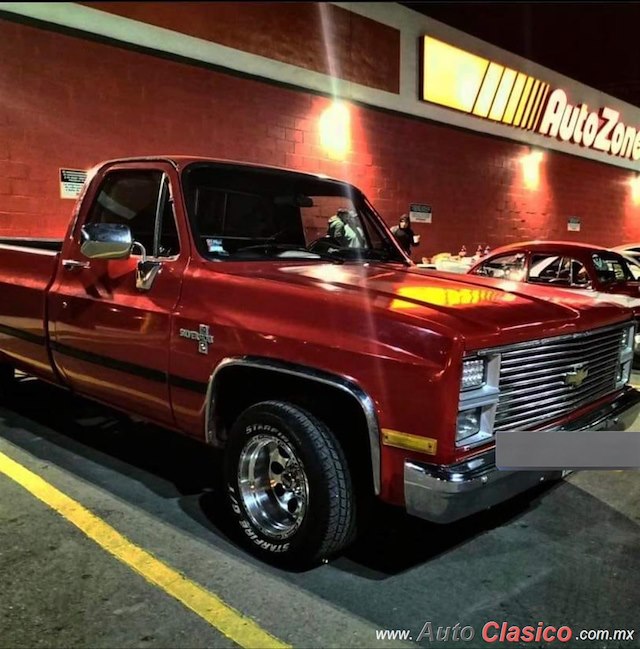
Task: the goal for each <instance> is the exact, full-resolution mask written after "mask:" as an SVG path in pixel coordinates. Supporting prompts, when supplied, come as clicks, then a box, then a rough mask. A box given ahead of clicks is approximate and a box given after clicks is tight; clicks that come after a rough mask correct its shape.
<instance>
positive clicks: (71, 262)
mask: <svg viewBox="0 0 640 649" xmlns="http://www.w3.org/2000/svg"><path fill="white" fill-rule="evenodd" d="M89 266H90V264H89V262H88V261H78V260H77V259H63V260H62V267H63V268H66V269H67V270H75V269H77V268H89Z"/></svg>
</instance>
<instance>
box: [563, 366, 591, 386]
mask: <svg viewBox="0 0 640 649" xmlns="http://www.w3.org/2000/svg"><path fill="white" fill-rule="evenodd" d="M586 365H587V364H586V363H578V364H577V365H573V366H572V367H571V371H570V372H567V373H566V374H564V375H563V377H562V378H563V379H564V382H565V384H566V385H570V386H571V387H572V388H577V387H580V386H581V385H582V383H583V381H584V380H585V379H586V378H587V376H589V368H588V367H587V366H586Z"/></svg>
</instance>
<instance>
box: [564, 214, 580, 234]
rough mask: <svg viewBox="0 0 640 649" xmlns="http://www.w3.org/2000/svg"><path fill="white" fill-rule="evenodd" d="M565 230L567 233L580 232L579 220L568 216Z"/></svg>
mask: <svg viewBox="0 0 640 649" xmlns="http://www.w3.org/2000/svg"><path fill="white" fill-rule="evenodd" d="M567 230H568V231H569V232H580V219H579V218H578V217H577V216H570V217H569V219H568V220H567Z"/></svg>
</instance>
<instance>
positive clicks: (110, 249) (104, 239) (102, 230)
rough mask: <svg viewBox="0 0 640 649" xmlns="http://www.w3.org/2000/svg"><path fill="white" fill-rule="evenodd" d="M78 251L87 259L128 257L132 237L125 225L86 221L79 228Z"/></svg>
mask: <svg viewBox="0 0 640 649" xmlns="http://www.w3.org/2000/svg"><path fill="white" fill-rule="evenodd" d="M81 239H82V242H81V244H80V252H81V253H82V254H83V255H84V256H85V257H88V258H89V259H128V258H129V255H130V254H131V246H132V245H133V239H132V237H131V230H130V229H129V227H128V226H126V225H118V224H116V223H87V224H86V225H84V226H82V230H81Z"/></svg>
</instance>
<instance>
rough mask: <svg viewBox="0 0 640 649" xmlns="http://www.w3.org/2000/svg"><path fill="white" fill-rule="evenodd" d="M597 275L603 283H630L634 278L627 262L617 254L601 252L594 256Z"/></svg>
mask: <svg viewBox="0 0 640 649" xmlns="http://www.w3.org/2000/svg"><path fill="white" fill-rule="evenodd" d="M592 259H593V266H594V268H595V271H596V275H597V276H598V279H599V280H600V281H601V282H605V283H612V282H628V281H633V279H634V276H633V274H632V273H631V271H630V270H629V266H628V264H627V262H626V260H625V259H624V258H623V257H621V256H620V255H618V254H617V253H615V252H605V251H603V252H600V253H598V254H594V255H593V256H592Z"/></svg>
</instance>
